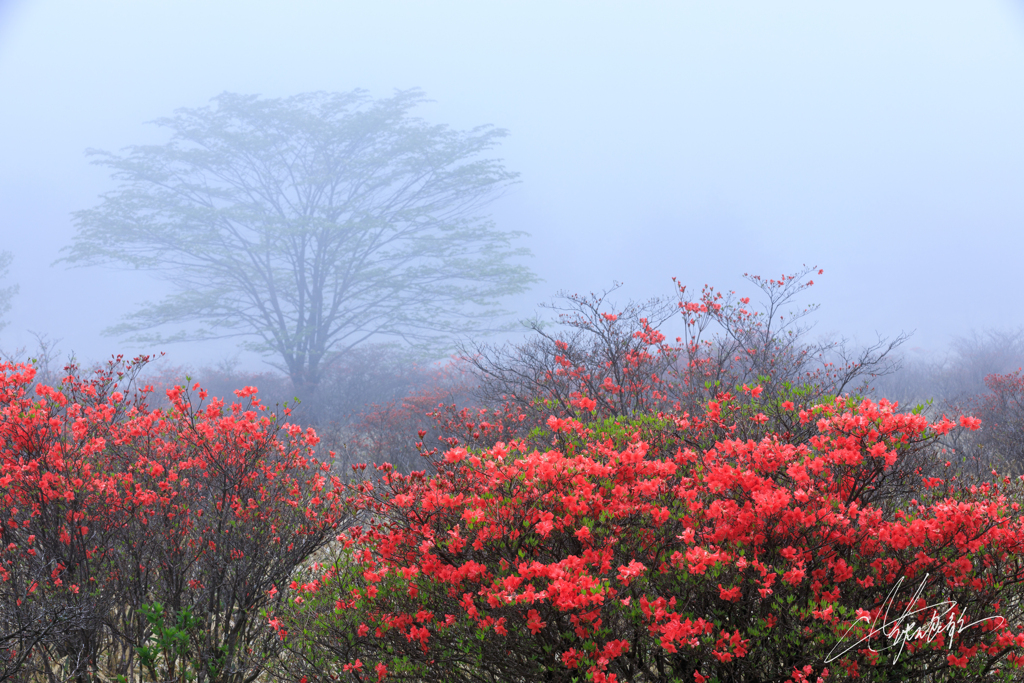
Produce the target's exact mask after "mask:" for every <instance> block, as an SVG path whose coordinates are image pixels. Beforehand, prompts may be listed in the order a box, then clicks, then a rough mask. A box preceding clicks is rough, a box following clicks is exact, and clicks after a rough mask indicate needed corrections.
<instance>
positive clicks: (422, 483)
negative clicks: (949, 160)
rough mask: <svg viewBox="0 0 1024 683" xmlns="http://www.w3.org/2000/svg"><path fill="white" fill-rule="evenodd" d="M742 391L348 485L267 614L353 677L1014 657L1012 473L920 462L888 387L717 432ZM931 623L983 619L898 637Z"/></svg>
mask: <svg viewBox="0 0 1024 683" xmlns="http://www.w3.org/2000/svg"><path fill="white" fill-rule="evenodd" d="M750 393H751V394H754V395H755V396H756V393H757V392H753V391H752V392H750ZM751 408H752V406H751V405H750V404H749V403H746V404H742V405H741V404H740V403H739V402H737V401H736V397H734V396H732V395H729V394H723V395H721V396H719V401H718V402H717V407H716V408H715V409H714V410H713V411H711V412H709V414H708V415H706V416H704V417H696V416H691V415H688V414H684V415H682V416H677V415H671V416H669V415H660V416H654V415H652V416H648V417H644V418H637V419H630V420H626V419H618V420H607V421H604V422H592V423H589V424H585V423H583V422H581V421H578V420H573V419H567V420H563V419H555V418H553V419H551V420H549V421H548V423H547V427H548V430H547V431H546V432H545V433H546V434H547V436H545V437H542V438H538V434H536V433H535V434H534V435H533V438H532V439H523V440H512V441H509V442H508V443H497V444H496V445H494V446H493V447H490V448H486V449H472V448H469V449H467V448H465V447H463V446H456V447H452V448H450V449H448V450H446V451H445V452H444V453H443V454H442V455H441V457H440V458H437V459H436V465H435V468H436V471H435V472H434V473H432V474H431V475H430V476H428V475H427V474H426V473H425V472H413V473H412V474H411V475H409V476H403V475H400V474H397V473H395V472H393V471H391V470H390V469H389V468H388V467H387V466H383V467H381V468H380V469H381V473H382V477H381V479H380V481H379V482H378V485H377V486H371V485H370V484H369V483H367V484H365V485H364V486H363V490H362V491H361V494H360V496H359V498H358V504H359V505H360V506H361V507H362V508H363V509H364V510H366V512H367V515H368V517H367V519H368V520H370V521H369V523H367V524H365V525H363V526H361V527H354V528H353V529H351V530H349V531H348V532H346V533H345V534H343V536H342V539H343V541H344V544H343V545H344V549H343V550H340V551H339V554H338V556H337V558H336V560H335V562H334V563H332V564H328V565H324V566H322V567H320V568H313V569H312V570H311V571H310V572H309V578H308V580H307V582H306V583H304V584H303V589H302V591H300V595H301V598H302V603H301V604H298V605H296V604H293V605H292V608H291V609H290V610H289V612H288V613H287V616H286V618H285V619H284V620H283V621H281V622H279V624H281V625H280V628H281V629H286V628H287V626H285V624H289V623H293V624H295V626H294V627H292V628H293V630H294V629H297V628H299V626H300V625H301V628H303V629H304V630H305V631H306V632H307V633H308V634H313V635H312V636H309V635H307V637H306V638H300V639H298V640H297V641H296V642H295V643H294V644H293V645H292V647H294V648H295V650H296V651H301V652H302V653H303V655H304V656H305V657H310V656H312V655H313V653H316V652H319V653H320V657H319V661H320V662H321V664H320V665H319V668H318V669H316V670H314V671H309V672H308V674H310V675H316V674H319V675H320V676H321V677H322V678H323V679H324V680H327V679H328V678H331V677H333V676H335V675H341V676H346V675H347V676H350V677H351V678H352V679H353V680H366V679H365V678H364V674H362V673H360V671H362V669H360V670H359V671H356V670H355V669H353V668H352V667H353V666H354V662H355V661H356V660H357V659H358V661H359V662H360V663H361V664H362V665H363V666H364V667H365V666H367V665H368V664H369V663H370V662H374V663H380V664H383V665H384V666H386V667H387V669H388V671H389V672H392V674H394V675H401V677H402V678H405V679H410V680H463V679H464V680H492V679H493V680H523V681H526V680H542V676H547V677H548V679H549V680H566V681H568V680H573V679H574V678H578V679H580V680H582V678H580V677H583V678H586V679H588V680H595V681H615V680H619V681H623V680H629V681H645V680H651V681H655V680H657V681H661V680H665V681H667V680H697V681H703V680H707V681H711V680H719V681H740V680H742V681H746V680H758V681H769V680H771V681H780V682H781V681H785V680H792V681H800V680H816V679H818V677H821V678H823V679H828V680H835V679H838V678H847V677H858V676H865V677H866V679H867V680H910V679H912V678H914V677H917V676H921V675H924V674H925V673H926V672H927V673H928V674H929V675H932V676H940V677H941V676H943V675H945V676H946V677H947V678H958V677H959V678H960V679H962V680H967V679H970V678H971V677H980V676H983V675H991V674H992V673H993V672H994V671H995V670H997V669H1000V670H1002V671H1003V672H1006V671H1007V667H1011V668H1012V667H1013V666H1014V665H1015V664H1017V663H1018V662H1019V661H1020V660H1019V654H1018V652H1019V649H1018V646H1019V645H1020V644H1022V643H1024V630H1022V624H1021V622H1020V608H1019V607H1018V605H1019V601H1018V597H1017V596H1018V595H1019V585H1020V582H1021V580H1022V579H1024V567H1022V566H1021V563H1020V557H1021V553H1022V552H1024V523H1022V521H1021V518H1020V516H1019V515H1018V514H1017V510H1018V504H1017V502H1015V501H1016V500H1017V499H1019V496H1020V493H1021V490H1022V489H1021V484H1020V483H1019V482H1016V481H1010V480H1004V481H1001V482H994V483H988V484H983V485H981V486H971V487H968V488H962V487H958V486H957V485H956V482H953V481H945V480H942V479H940V478H937V477H927V476H923V475H922V473H921V472H922V470H921V468H920V463H922V462H923V458H924V457H925V456H932V455H934V453H933V452H932V450H931V446H932V444H933V442H934V439H935V437H936V435H939V434H942V433H945V432H948V431H950V430H952V429H954V428H955V425H954V423H953V422H951V421H949V420H945V419H942V420H940V421H939V422H937V423H929V421H928V420H927V419H926V418H925V417H924V416H922V415H919V414H914V413H906V412H899V411H898V410H896V408H895V406H893V405H891V404H888V403H886V402H885V401H881V402H879V403H874V402H872V401H868V400H863V401H859V402H853V403H851V402H849V401H848V400H846V399H843V398H837V399H835V400H833V401H831V402H829V403H824V404H820V405H816V406H812V407H806V408H802V409H797V408H795V407H794V408H790V410H791V411H792V412H793V415H792V417H793V419H794V420H795V421H797V422H798V423H800V424H802V425H810V426H812V427H813V431H814V433H813V435H811V436H810V437H809V438H807V439H792V438H790V439H787V438H783V437H782V436H781V435H780V434H778V433H773V432H767V431H765V432H764V433H762V434H761V435H760V436H759V437H758V438H744V439H740V438H734V434H735V432H736V429H735V428H736V422H737V421H738V420H743V419H746V420H747V421H748V422H751V421H752V422H753V423H754V424H760V423H759V421H757V420H756V419H754V418H756V416H757V415H759V414H761V412H760V410H757V409H756V408H757V407H756V406H754V408H755V409H754V410H752V409H751ZM962 422H963V424H964V425H965V426H967V427H969V428H972V427H976V426H977V425H976V424H975V423H974V422H973V421H971V420H970V419H965V420H963V421H962ZM547 438H550V446H549V447H548V448H543V449H542V448H538V447H536V446H537V443H538V442H539V441H543V439H547ZM915 479H916V482H917V487H916V490H917V491H918V493H917V495H916V497H915V498H913V499H908V500H906V501H903V500H901V499H900V497H899V496H900V494H901V493H902V492H903V491H904V490H905V489H906V487H907V486H908V484H909V483H911V482H912V481H913V480H915ZM901 582H902V583H905V584H908V585H910V586H911V587H910V588H904V589H903V591H902V592H898V591H897V592H893V589H894V588H895V587H897V586H898V585H900V584H901ZM911 607H913V609H912V608H911ZM933 607H935V609H932V608H933ZM904 612H908V613H913V616H904V617H903V618H902V619H897V616H898V615H900V614H903V613H904ZM933 616H934V617H936V619H941V621H942V622H943V623H946V622H947V621H949V620H952V621H954V622H957V620H959V619H960V618H961V617H965V618H966V619H967V622H974V621H979V620H980V623H978V624H977V625H975V626H972V627H963V628H961V629H960V630H957V631H956V632H955V633H953V632H950V631H948V630H942V629H939V630H938V631H939V632H937V633H935V634H932V637H930V638H925V637H917V638H916V639H915V638H912V637H905V638H904V640H905V641H906V642H902V643H900V642H898V641H899V638H898V635H897V632H898V631H899V630H900V629H902V628H904V627H912V626H913V625H914V624H925V625H926V624H928V623H930V620H932V618H933ZM985 618H988V619H985ZM965 623H966V622H963V623H961V626H964V625H965ZM310 624H315V625H316V628H315V629H313V630H309V625H310ZM911 630H912V629H911ZM894 644H895V646H894ZM328 652H329V653H333V657H325V656H324V653H328ZM837 652H838V653H841V654H840V655H836V653H837ZM327 662H333V664H328V663H327ZM826 662H827V664H826ZM346 667H348V668H346ZM869 670H870V671H869ZM479 671H486V672H487V676H486V677H485V676H482V675H480V674H479ZM880 675H881V676H882V677H881V678H880V677H879V676H880ZM886 677H891V678H886Z"/></svg>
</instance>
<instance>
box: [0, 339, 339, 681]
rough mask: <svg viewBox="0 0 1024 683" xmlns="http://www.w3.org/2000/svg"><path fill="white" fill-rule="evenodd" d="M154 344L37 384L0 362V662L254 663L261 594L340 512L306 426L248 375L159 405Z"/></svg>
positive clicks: (55, 666) (177, 394)
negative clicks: (148, 352) (143, 384)
mask: <svg viewBox="0 0 1024 683" xmlns="http://www.w3.org/2000/svg"><path fill="white" fill-rule="evenodd" d="M145 361H146V359H145V358H140V359H137V361H136V362H135V363H129V364H126V363H123V362H121V361H120V360H117V361H114V362H112V363H111V364H110V365H109V366H108V367H107V368H105V369H103V370H101V371H100V372H98V373H97V374H96V375H94V376H92V377H87V378H84V379H83V378H81V377H80V376H79V374H80V373H78V372H77V369H76V368H70V369H69V373H68V375H67V377H65V378H64V380H63V382H62V383H61V384H60V385H59V386H56V387H50V386H46V385H36V386H35V387H34V391H31V392H30V391H29V390H28V389H29V387H31V386H32V381H33V376H34V370H33V368H32V367H30V366H24V365H22V366H15V365H11V364H3V365H0V496H2V497H3V507H2V508H0V510H2V514H3V517H2V519H0V523H2V526H0V544H2V545H0V630H2V631H3V633H4V637H3V638H2V639H0V664H3V665H4V666H6V668H5V669H3V670H0V678H2V677H10V676H14V675H16V674H17V675H20V676H22V677H23V678H24V677H27V676H29V675H31V674H32V673H33V672H35V673H36V674H38V675H42V676H45V677H46V678H47V679H49V680H58V681H59V680H71V679H74V680H79V681H86V680H100V679H102V680H111V679H113V678H115V677H117V676H123V677H124V678H125V679H126V680H153V681H158V680H159V681H163V680H186V679H195V680H198V681H211V682H217V681H229V680H230V681H235V682H238V683H240V682H241V681H252V680H255V678H256V677H257V676H258V675H259V674H260V673H261V672H262V670H263V666H264V664H265V662H266V661H267V660H268V659H269V658H271V657H273V656H274V655H275V654H276V653H277V651H278V650H277V644H278V643H279V640H278V638H277V637H276V635H275V634H274V633H273V632H272V631H271V630H269V629H268V628H267V626H266V621H265V618H264V617H263V615H262V613H263V611H264V610H266V609H267V608H270V607H275V606H277V605H278V604H279V603H280V601H281V599H282V598H281V595H282V592H281V591H285V590H287V585H288V583H289V581H290V580H291V576H292V574H293V573H294V571H295V569H296V567H298V566H299V565H300V564H302V563H303V562H304V561H306V560H307V558H309V557H310V556H311V555H313V554H314V553H316V552H317V551H318V550H320V549H321V548H323V547H324V546H325V545H326V544H327V543H328V542H330V541H332V540H333V539H334V537H335V536H336V535H337V533H338V527H339V525H344V524H345V523H346V522H347V513H346V508H345V505H344V500H343V496H342V493H343V488H342V484H341V482H340V481H339V480H338V479H337V478H332V477H330V476H329V475H328V474H327V472H328V471H329V464H328V463H321V462H320V461H319V460H317V459H316V458H314V457H313V451H312V449H313V447H314V446H315V445H316V443H317V438H316V435H315V434H314V433H313V432H312V431H311V430H310V431H306V432H303V431H302V430H300V429H298V428H297V427H294V426H289V425H282V424H280V423H278V422H277V421H276V419H275V418H273V417H271V416H268V415H267V414H266V411H265V408H264V407H263V406H262V405H261V404H260V403H259V401H258V400H257V399H256V398H255V396H254V395H255V393H256V390H255V388H253V387H248V388H246V389H243V390H239V391H238V392H236V393H237V394H238V396H239V397H241V398H242V399H243V400H244V401H245V402H244V403H237V404H234V405H232V406H230V407H228V406H226V405H224V403H223V402H222V401H220V400H218V399H211V400H210V401H209V402H208V403H207V402H206V401H205V399H206V394H205V392H202V391H199V393H198V395H197V396H193V395H192V394H191V392H190V390H188V389H187V388H186V387H175V388H173V389H171V390H170V391H168V392H167V397H168V400H169V402H170V407H169V408H167V409H162V410H150V409H149V408H148V407H147V406H146V403H145V396H146V391H145V390H144V389H143V390H142V391H135V392H132V391H131V387H132V386H133V381H134V379H135V378H136V374H137V371H138V368H139V367H140V366H141V365H143V364H144V363H145ZM195 390H198V386H196V387H193V388H192V391H195Z"/></svg>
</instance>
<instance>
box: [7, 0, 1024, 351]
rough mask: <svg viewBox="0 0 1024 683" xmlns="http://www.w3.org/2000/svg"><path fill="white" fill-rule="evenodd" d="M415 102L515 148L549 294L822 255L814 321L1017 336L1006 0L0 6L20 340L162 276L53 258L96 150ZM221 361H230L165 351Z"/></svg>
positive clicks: (726, 283) (659, 287)
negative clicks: (328, 107) (227, 95)
mask: <svg viewBox="0 0 1024 683" xmlns="http://www.w3.org/2000/svg"><path fill="white" fill-rule="evenodd" d="M413 86H417V87H421V88H423V90H424V91H425V92H426V93H427V95H428V96H429V97H431V98H432V99H434V100H435V103H434V104H431V105H429V106H426V107H424V108H423V109H422V111H420V112H419V113H420V114H421V115H422V116H424V117H426V118H428V119H431V120H434V121H437V122H443V123H449V124H452V125H453V126H458V127H468V126H473V125H477V124H483V123H491V124H494V125H497V126H501V127H504V128H508V129H509V130H510V132H511V135H510V136H509V137H508V138H507V139H506V140H505V141H504V142H503V144H502V145H501V147H500V149H499V154H500V155H501V156H503V157H504V158H505V160H506V163H507V165H508V167H509V168H511V169H513V170H516V171H519V172H521V173H522V183H521V184H520V185H518V186H517V187H516V189H515V190H514V191H512V192H511V193H509V194H508V195H507V196H506V197H504V198H502V199H501V200H499V201H498V202H497V203H496V204H495V205H493V207H492V209H493V213H494V217H495V219H496V220H497V221H498V223H499V225H500V226H501V227H503V228H507V229H510V230H525V231H527V232H530V233H532V236H531V237H530V238H529V239H528V240H525V241H524V244H525V245H526V246H529V247H530V248H531V249H532V250H533V252H534V254H535V255H536V256H535V258H534V260H533V267H534V269H535V270H536V271H537V272H538V273H539V274H540V275H541V277H543V278H544V280H545V281H544V282H543V283H541V284H540V285H538V286H537V287H535V288H534V290H533V291H532V292H531V293H530V294H529V295H528V296H525V297H522V298H521V299H519V300H517V301H515V302H510V303H512V304H514V305H515V306H516V307H518V308H519V310H520V311H521V312H522V314H523V315H524V316H525V315H528V314H529V313H530V312H531V311H532V308H533V305H534V304H536V303H537V302H539V301H542V300H544V299H546V298H548V297H549V296H550V295H551V294H553V293H554V292H555V291H556V290H559V289H570V290H574V291H581V290H592V289H600V288H602V287H604V286H607V285H609V284H610V283H611V282H612V280H621V281H624V282H625V283H626V285H627V287H626V289H625V295H632V296H634V297H636V298H646V297H648V296H651V295H655V294H671V293H672V284H671V277H672V276H677V277H678V278H680V280H682V281H683V282H686V283H689V284H690V285H691V286H692V287H693V288H697V289H699V287H700V286H701V285H702V284H703V283H705V282H709V283H711V284H714V285H717V286H719V287H724V288H737V289H741V291H743V292H748V291H749V288H747V289H743V288H742V285H743V282H742V280H741V278H740V275H741V274H742V273H744V272H747V271H749V272H757V273H762V274H766V275H778V274H782V273H784V272H791V271H794V270H796V269H798V268H799V267H800V265H801V264H802V263H807V264H808V265H815V264H816V265H818V266H820V267H823V268H824V269H825V274H824V276H822V277H821V278H817V280H818V284H817V285H816V287H815V288H814V295H815V296H813V297H811V298H810V299H808V300H809V301H811V300H813V301H817V302H819V303H821V305H822V309H821V312H820V313H819V314H818V315H817V319H818V320H819V326H818V329H819V330H821V331H822V332H827V331H837V332H841V333H844V334H846V335H849V336H855V337H857V338H861V339H864V340H865V341H866V340H869V339H870V338H872V336H873V332H874V331H876V330H877V331H878V332H881V333H883V334H886V335H893V334H896V333H898V332H899V331H901V330H906V331H911V330H915V329H916V330H917V335H916V336H915V339H914V342H913V343H914V344H916V345H921V346H925V347H930V348H941V347H943V346H944V345H945V344H946V343H947V342H948V340H949V338H950V336H951V335H955V334H964V333H966V332H968V331H969V330H971V329H972V328H983V327H989V326H1001V327H1016V326H1020V325H1024V307H1022V305H1021V303H1020V299H1019V294H1020V284H1019V283H1020V276H1019V274H1018V272H1019V271H1020V269H1021V268H1020V265H1019V264H1020V262H1021V260H1022V253H1024V123H1022V122H1024V11H1022V8H1021V5H1020V4H1018V3H1011V2H984V1H974V2H934V1H928V2H900V3H892V2H846V3H835V2H831V3H822V2H781V3H778V2H777V3H762V2H714V3H705V2H701V3H698V2H678V1H677V2H664V3H654V2H643V3H638V2H628V3H627V2H618V3H611V2H551V1H546V2H504V3H498V2H424V1H417V2H392V1H389V0H377V1H375V2H365V1H360V2H336V1H331V2H276V3H274V2H258V1H257V2H253V1H246V2H220V1H217V0H203V1H202V2H187V1H182V0H175V1H174V2H168V1H165V2H147V1H144V0H131V1H125V2H108V1H104V0H95V1H92V2H88V3H84V2H77V1H72V0H65V1H50V0H21V1H20V2H8V3H6V4H4V5H0V102H2V103H3V104H2V106H0V241H2V243H3V247H0V248H6V249H10V250H12V251H13V252H14V253H15V257H16V261H15V267H14V272H13V278H14V279H15V280H16V281H18V282H19V283H20V285H21V294H20V295H19V296H18V297H17V299H16V300H15V302H14V304H15V307H14V309H13V310H12V311H11V313H10V314H9V315H8V319H9V320H10V321H11V325H10V326H9V327H8V328H7V329H5V330H4V331H3V332H2V333H0V348H13V347H16V346H19V345H22V344H31V338H30V337H29V336H28V333H27V331H28V330H35V331H39V332H46V333H49V334H50V335H51V336H53V337H61V338H63V339H64V342H63V343H62V348H64V349H65V350H71V349H75V350H76V351H77V352H78V353H79V355H80V356H82V357H85V358H90V359H98V358H101V357H104V356H107V355H109V354H110V353H114V352H127V353H133V352H135V351H138V350H141V349H134V348H131V347H130V346H129V345H127V344H123V343H121V342H119V341H118V340H116V339H110V338H102V337H99V336H98V332H99V330H100V329H102V328H104V327H106V326H108V325H111V324H113V323H115V322H117V320H118V317H119V316H120V315H121V314H123V313H124V312H126V311H128V310H130V309H131V306H132V304H133V302H137V301H140V300H143V299H145V298H147V297H155V296H157V295H158V292H159V291H160V290H159V285H157V284H155V283H154V282H153V281H152V280H151V279H150V278H149V277H148V276H146V275H142V274H136V273H121V272H112V271H105V270H99V269H89V270H75V271H66V270H64V269H63V268H61V267H56V268H54V267H51V266H50V265H49V264H50V263H51V262H52V261H53V260H54V259H55V258H57V256H58V250H59V248H60V247H61V246H63V245H65V244H67V243H68V241H69V240H70V237H71V235H72V227H71V222H70V217H69V214H70V212H71V211H73V210H76V209H80V208H86V207H88V206H91V205H92V204H93V203H95V201H96V199H95V198H96V196H97V195H98V194H99V193H100V192H102V191H104V190H106V189H110V188H111V187H112V185H111V183H110V181H109V180H108V179H107V178H106V175H105V173H104V172H103V171H102V170H101V169H98V168H95V167H91V166H89V165H88V163H87V160H86V158H85V156H84V154H83V152H84V150H85V148H87V147H97V148H102V149H118V148H120V147H123V146H125V145H129V144H135V143H140V142H148V141H152V142H157V141H161V140H163V139H164V138H163V135H162V133H161V131H160V130H159V129H157V128H155V127H153V126H146V125H144V124H143V122H144V121H146V120H149V119H153V118H156V117H158V116H163V115H166V114H169V113H171V111H172V110H173V109H175V108H177V107H183V106H198V105H202V104H205V103H206V102H207V101H208V100H209V98H210V97H212V96H214V95H216V94H218V93H219V92H222V91H224V90H230V91H235V92H245V93H262V94H264V95H270V96H278V95H289V94H293V93H297V92H303V91H307V90H350V89H352V88H356V87H362V88H367V89H369V90H370V91H371V93H373V94H374V95H381V96H383V95H388V94H390V93H391V92H392V90H393V89H394V88H408V87H413ZM169 350H170V351H171V352H172V353H173V354H174V355H175V356H177V357H178V358H179V359H182V360H183V361H184V360H194V361H195V362H210V361H214V360H217V359H218V358H220V357H224V356H226V355H229V354H230V353H231V352H232V348H231V347H230V346H228V347H212V346H211V347H207V348H194V347H173V348H170V349H169Z"/></svg>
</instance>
